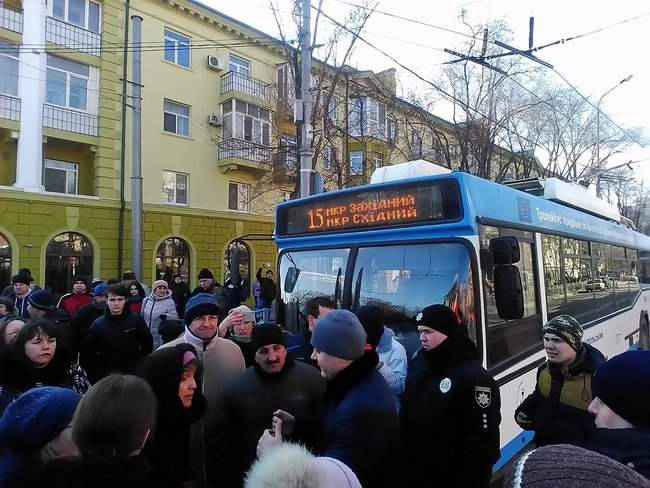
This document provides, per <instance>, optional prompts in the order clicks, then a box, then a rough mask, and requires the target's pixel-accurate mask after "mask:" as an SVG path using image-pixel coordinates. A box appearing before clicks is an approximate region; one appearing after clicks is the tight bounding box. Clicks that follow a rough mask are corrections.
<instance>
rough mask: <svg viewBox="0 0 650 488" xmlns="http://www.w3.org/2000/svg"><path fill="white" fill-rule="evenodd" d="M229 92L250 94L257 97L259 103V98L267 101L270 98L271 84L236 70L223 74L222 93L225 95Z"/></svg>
mask: <svg viewBox="0 0 650 488" xmlns="http://www.w3.org/2000/svg"><path fill="white" fill-rule="evenodd" d="M229 93H232V94H233V95H235V94H244V95H248V96H250V97H253V98H255V99H257V100H258V103H259V100H262V101H264V102H265V103H268V102H269V100H270V96H269V85H268V84H267V83H264V82H263V81H260V80H256V79H255V78H251V77H250V76H246V75H242V74H240V73H235V72H234V71H229V72H228V73H225V74H223V75H221V95H222V96H224V95H227V94H229Z"/></svg>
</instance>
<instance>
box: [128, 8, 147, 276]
mask: <svg viewBox="0 0 650 488" xmlns="http://www.w3.org/2000/svg"><path fill="white" fill-rule="evenodd" d="M131 22H132V27H133V57H132V59H131V63H132V64H131V66H132V70H131V71H132V75H133V85H132V87H133V88H132V90H133V91H132V93H133V123H132V124H131V139H132V141H131V144H132V147H131V266H132V268H131V269H132V270H133V272H134V273H135V275H136V277H137V279H138V280H143V279H144V276H142V270H143V267H142V227H143V226H142V140H141V137H140V136H141V135H142V98H141V92H142V85H141V81H142V76H141V74H142V62H141V61H142V52H141V45H142V17H140V16H138V15H133V16H132V17H131Z"/></svg>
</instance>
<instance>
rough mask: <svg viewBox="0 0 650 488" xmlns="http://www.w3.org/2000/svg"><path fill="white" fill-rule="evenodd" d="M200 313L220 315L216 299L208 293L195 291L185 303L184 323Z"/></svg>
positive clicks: (188, 322) (190, 321)
mask: <svg viewBox="0 0 650 488" xmlns="http://www.w3.org/2000/svg"><path fill="white" fill-rule="evenodd" d="M201 315H221V310H220V309H219V305H218V304H217V300H216V299H215V298H214V297H213V296H212V295H210V294H209V293H197V294H196V295H194V296H193V297H192V298H190V299H189V300H188V301H187V303H186V304H185V324H186V325H190V324H191V323H192V320H194V319H195V318H197V317H200V316H201Z"/></svg>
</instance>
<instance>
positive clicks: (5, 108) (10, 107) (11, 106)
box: [0, 95, 20, 122]
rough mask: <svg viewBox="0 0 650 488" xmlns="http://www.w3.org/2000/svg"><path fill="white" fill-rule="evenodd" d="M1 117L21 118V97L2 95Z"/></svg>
mask: <svg viewBox="0 0 650 488" xmlns="http://www.w3.org/2000/svg"><path fill="white" fill-rule="evenodd" d="M0 118H1V119H9V120H15V121H16V122H17V121H19V120H20V98H16V97H11V96H9V95H0Z"/></svg>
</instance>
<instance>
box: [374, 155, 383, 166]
mask: <svg viewBox="0 0 650 488" xmlns="http://www.w3.org/2000/svg"><path fill="white" fill-rule="evenodd" d="M383 165H384V155H383V154H380V153H372V167H373V168H374V169H377V168H381V167H382V166H383Z"/></svg>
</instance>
